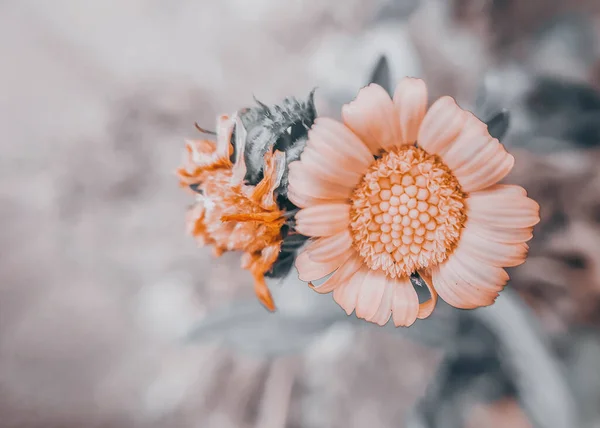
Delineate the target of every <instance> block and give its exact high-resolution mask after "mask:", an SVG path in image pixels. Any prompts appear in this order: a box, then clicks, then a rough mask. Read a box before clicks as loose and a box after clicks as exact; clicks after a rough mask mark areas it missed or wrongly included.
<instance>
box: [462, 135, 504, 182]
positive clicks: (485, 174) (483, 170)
mask: <svg viewBox="0 0 600 428" xmlns="http://www.w3.org/2000/svg"><path fill="white" fill-rule="evenodd" d="M488 144H492V145H494V146H495V147H497V149H496V150H495V153H494V156H493V157H491V158H490V159H489V160H488V161H487V162H480V161H478V160H477V159H473V161H472V162H470V163H468V164H467V165H465V167H464V168H461V169H460V170H457V171H454V174H455V175H456V178H457V179H458V182H459V183H460V185H461V187H462V189H463V190H464V191H465V192H467V193H469V192H475V191H477V190H482V189H486V188H488V187H490V186H493V185H494V184H496V183H498V182H499V181H500V180H502V179H503V178H504V177H506V176H507V175H508V174H509V173H510V171H512V169H513V166H515V158H514V156H513V155H511V154H510V153H508V152H507V151H506V150H505V149H504V146H502V144H500V143H499V142H498V140H492V141H491V142H490V143H488Z"/></svg>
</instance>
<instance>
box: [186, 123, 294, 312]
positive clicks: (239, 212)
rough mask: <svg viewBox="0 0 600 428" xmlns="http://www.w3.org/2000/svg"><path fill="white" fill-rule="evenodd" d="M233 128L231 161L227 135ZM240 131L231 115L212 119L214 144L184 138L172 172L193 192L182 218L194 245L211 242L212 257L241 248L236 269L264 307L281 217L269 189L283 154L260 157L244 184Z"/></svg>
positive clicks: (280, 168)
mask: <svg viewBox="0 0 600 428" xmlns="http://www.w3.org/2000/svg"><path fill="white" fill-rule="evenodd" d="M234 129H235V133H236V137H235V155H236V161H235V163H233V162H232V161H231V156H232V155H233V152H234V148H233V147H232V145H231V138H232V134H233V131H234ZM245 144H246V131H245V129H244V126H243V125H242V123H241V120H240V119H239V118H237V117H234V118H230V117H228V116H221V117H220V118H219V119H218V121H217V142H216V143H215V142H213V141H210V140H194V141H188V142H187V145H186V157H185V160H184V162H183V165H182V166H181V167H180V168H179V169H178V170H177V174H178V176H179V180H180V184H181V185H182V186H184V187H187V188H189V189H190V190H191V191H192V192H193V193H194V194H195V195H196V202H195V204H194V205H193V206H192V207H191V208H190V210H189V212H188V218H187V228H188V232H189V233H190V234H191V235H193V236H194V237H195V238H196V240H197V242H198V243H199V244H200V245H212V246H213V252H214V254H215V255H216V256H219V255H221V254H222V253H223V252H224V251H242V252H244V255H243V256H242V267H243V268H245V269H248V270H249V271H250V272H251V273H252V275H253V276H254V289H255V292H256V295H257V297H258V298H259V300H260V301H261V302H262V303H263V305H265V306H266V307H267V308H268V309H269V310H274V309H275V305H274V303H273V299H272V296H271V293H270V292H269V289H268V287H267V284H266V282H265V273H267V272H269V271H270V270H271V268H272V266H273V264H274V263H275V261H276V260H277V257H278V255H279V251H280V248H281V243H282V241H283V238H282V235H281V228H282V226H283V225H284V223H285V221H286V219H285V216H284V213H283V212H282V211H281V210H280V209H279V207H278V205H277V203H276V200H275V190H276V189H277V187H278V186H279V184H280V182H281V178H282V176H283V173H284V171H285V155H284V154H283V153H282V152H280V151H274V152H273V151H268V152H267V153H265V155H264V168H263V178H262V180H260V181H259V182H258V183H257V184H256V186H253V185H248V184H245V183H244V176H245V175H246V165H245V162H244V146H245Z"/></svg>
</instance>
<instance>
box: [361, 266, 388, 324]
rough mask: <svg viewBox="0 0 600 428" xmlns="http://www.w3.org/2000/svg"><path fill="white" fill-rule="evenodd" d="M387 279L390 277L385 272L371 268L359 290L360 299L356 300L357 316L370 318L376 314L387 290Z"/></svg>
mask: <svg viewBox="0 0 600 428" xmlns="http://www.w3.org/2000/svg"><path fill="white" fill-rule="evenodd" d="M387 281H388V278H387V276H386V275H385V273H384V272H382V271H378V270H377V271H376V270H369V272H368V273H367V276H366V278H365V280H364V281H363V283H362V285H361V286H360V291H359V292H358V301H357V302H356V316H357V317H359V318H364V319H369V318H371V317H372V316H373V315H375V313H376V312H377V309H379V305H380V304H381V298H382V297H383V293H384V292H385V285H386V283H387Z"/></svg>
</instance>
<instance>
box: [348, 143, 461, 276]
mask: <svg viewBox="0 0 600 428" xmlns="http://www.w3.org/2000/svg"><path fill="white" fill-rule="evenodd" d="M465 211H466V206H465V194H464V193H463V192H462V190H461V188H460V185H459V183H458V180H457V179H456V177H454V175H453V174H452V173H451V172H450V169H449V168H448V167H447V166H446V165H444V163H443V162H442V161H441V159H440V158H439V157H437V156H435V155H430V154H428V153H427V152H425V151H424V150H423V149H421V148H418V147H415V146H407V147H402V148H399V149H396V150H394V151H391V152H389V153H385V154H384V155H383V156H382V157H381V158H379V159H377V160H376V161H375V162H374V163H373V165H372V166H371V167H370V168H369V170H368V172H367V173H366V174H365V176H364V177H363V179H362V181H361V182H360V183H359V185H358V187H357V188H356V189H355V190H354V193H353V195H352V208H351V210H350V230H351V233H352V237H353V242H354V245H355V247H356V248H357V250H358V252H359V254H360V255H361V257H363V259H364V261H365V263H366V264H367V266H369V268H371V269H372V270H383V271H384V272H385V273H386V274H387V275H388V276H390V277H392V278H396V277H401V276H409V275H410V274H412V273H413V272H415V271H416V270H418V269H426V268H429V267H432V266H435V265H436V264H438V263H441V262H443V261H444V260H446V258H447V257H448V256H449V255H450V254H451V252H452V251H453V250H454V248H455V247H456V244H457V243H458V239H459V237H460V232H461V229H462V228H463V225H464V223H465V221H466V213H465Z"/></svg>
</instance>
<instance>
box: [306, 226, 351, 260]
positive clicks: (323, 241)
mask: <svg viewBox="0 0 600 428" xmlns="http://www.w3.org/2000/svg"><path fill="white" fill-rule="evenodd" d="M351 247H352V236H350V231H349V230H348V229H346V230H344V231H342V232H340V233H337V234H335V235H332V236H328V237H325V238H319V239H317V240H315V241H313V242H311V243H310V244H308V246H307V247H306V249H305V250H304V251H306V252H307V253H308V258H309V259H311V260H313V261H315V262H319V263H323V262H326V261H328V260H331V259H332V258H334V257H337V256H338V255H339V254H340V253H342V252H344V251H347V250H348V249H350V248H351Z"/></svg>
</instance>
